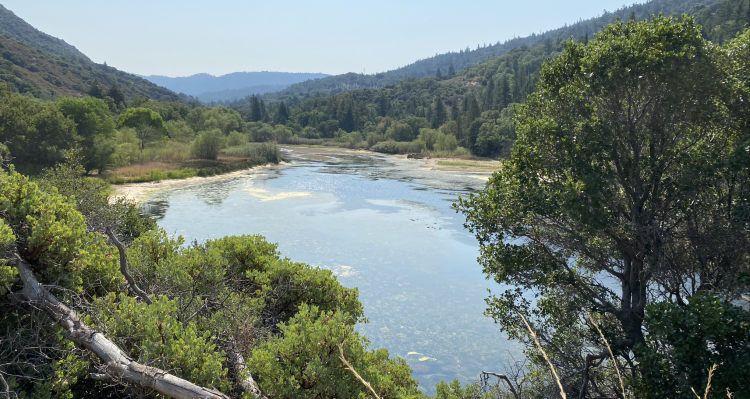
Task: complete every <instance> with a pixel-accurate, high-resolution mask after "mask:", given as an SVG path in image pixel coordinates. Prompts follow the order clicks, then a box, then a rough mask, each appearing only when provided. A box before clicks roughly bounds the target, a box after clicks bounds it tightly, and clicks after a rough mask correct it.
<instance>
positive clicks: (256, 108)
mask: <svg viewBox="0 0 750 399" xmlns="http://www.w3.org/2000/svg"><path fill="white" fill-rule="evenodd" d="M261 120H263V110H262V109H261V108H260V101H259V100H258V97H257V96H255V94H253V96H252V97H251V98H250V121H251V122H260V121H261Z"/></svg>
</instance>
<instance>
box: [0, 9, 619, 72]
mask: <svg viewBox="0 0 750 399" xmlns="http://www.w3.org/2000/svg"><path fill="white" fill-rule="evenodd" d="M631 3H632V1H629V2H627V3H626V4H628V5H629V4H631ZM2 4H3V5H4V6H5V7H6V8H8V9H10V10H11V11H13V12H14V13H15V14H16V15H18V16H19V17H21V18H23V19H24V20H26V22H28V23H30V24H31V25H33V26H34V27H36V28H37V29H39V30H41V31H43V32H45V33H47V34H49V35H52V36H55V37H58V38H60V39H63V40H65V41H66V42H68V43H70V44H72V45H74V46H76V47H77V48H78V50H80V51H81V52H83V53H84V54H86V55H87V56H88V57H89V58H91V59H92V60H94V61H95V62H98V63H102V62H107V64H108V65H110V66H113V67H116V68H117V69H120V70H123V71H127V72H130V73H136V74H139V75H165V76H172V77H175V76H190V75H193V74H196V73H210V74H212V75H215V76H220V75H224V74H227V73H232V72H243V71H248V72H252V71H280V72H319V73H328V74H334V75H335V74H341V73H346V72H363V73H376V72H383V71H387V70H390V69H395V68H398V67H401V66H404V65H408V64H410V63H412V62H414V61H416V60H418V59H421V58H427V57H431V56H434V55H435V54H437V53H446V52H449V51H458V50H460V49H464V48H466V47H467V46H469V47H471V48H476V46H477V44H484V43H488V44H489V43H495V42H497V41H501V42H502V41H505V40H508V39H512V38H513V37H514V36H527V35H530V34H531V33H532V32H535V33H540V32H542V31H545V30H549V29H555V28H557V27H560V26H562V25H564V24H566V23H567V24H572V23H575V22H577V21H578V20H579V19H587V18H591V17H595V16H599V15H601V14H602V12H603V10H609V11H614V10H615V9H617V8H620V7H622V6H623V0H576V1H561V0H524V1H519V0H494V1H492V0H462V1H456V0H453V1H447V0H432V1H422V0H400V1H398V0H378V1H356V0H349V1H343V0H318V1H310V0H306V1H302V0H285V1H268V0H266V1H263V2H259V1H254V0H244V1H242V0H212V1H206V0H200V1H196V0H179V1H178V0H127V1H125V0H78V1H75V0H69V1H60V0H5V1H2Z"/></svg>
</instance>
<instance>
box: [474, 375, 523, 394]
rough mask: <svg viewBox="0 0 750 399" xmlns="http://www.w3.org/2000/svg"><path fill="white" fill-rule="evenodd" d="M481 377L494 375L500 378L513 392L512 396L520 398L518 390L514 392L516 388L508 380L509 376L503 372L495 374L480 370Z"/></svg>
mask: <svg viewBox="0 0 750 399" xmlns="http://www.w3.org/2000/svg"><path fill="white" fill-rule="evenodd" d="M479 375H481V376H482V377H484V376H487V375H492V376H495V377H497V378H499V379H501V380H505V382H506V383H507V384H508V388H510V392H511V393H512V394H513V397H514V398H516V399H521V396H519V394H518V392H516V388H514V387H513V384H512V383H511V382H510V378H508V376H507V375H505V374H497V373H491V372H489V371H482V372H481V373H479Z"/></svg>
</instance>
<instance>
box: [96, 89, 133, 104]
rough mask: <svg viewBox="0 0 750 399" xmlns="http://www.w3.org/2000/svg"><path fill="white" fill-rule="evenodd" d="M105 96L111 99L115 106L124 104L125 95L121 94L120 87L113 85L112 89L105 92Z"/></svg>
mask: <svg viewBox="0 0 750 399" xmlns="http://www.w3.org/2000/svg"><path fill="white" fill-rule="evenodd" d="M106 96H107V97H109V98H111V99H112V100H113V101H114V102H115V105H120V104H122V103H124V102H125V93H123V92H122V90H121V89H120V86H118V85H115V84H113V85H112V87H110V88H109V90H107V94H106ZM92 97H96V96H92Z"/></svg>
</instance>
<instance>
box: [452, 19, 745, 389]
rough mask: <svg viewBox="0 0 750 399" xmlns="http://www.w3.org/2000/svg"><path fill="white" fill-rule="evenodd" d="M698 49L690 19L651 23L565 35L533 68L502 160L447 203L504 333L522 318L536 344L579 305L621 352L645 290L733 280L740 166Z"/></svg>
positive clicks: (638, 336) (738, 264)
mask: <svg viewBox="0 0 750 399" xmlns="http://www.w3.org/2000/svg"><path fill="white" fill-rule="evenodd" d="M713 54H714V53H713V51H712V49H711V48H710V47H709V46H708V45H707V42H705V41H704V40H703V39H702V38H701V32H700V29H699V26H697V25H696V24H695V23H694V21H693V20H692V19H690V18H688V19H686V20H685V21H683V22H679V21H677V20H674V19H671V18H664V17H655V18H653V20H652V21H651V22H636V21H628V22H627V23H625V22H622V21H618V22H616V23H614V24H612V25H610V26H609V27H607V28H605V29H604V30H603V31H602V32H601V33H599V34H598V35H597V37H596V39H595V40H593V41H591V42H590V43H589V44H588V45H583V44H580V43H572V42H569V43H567V44H566V47H565V50H564V52H563V54H562V55H561V56H560V57H559V58H557V59H555V60H553V61H550V62H548V63H547V64H546V65H545V66H544V68H543V70H542V73H541V77H540V82H539V91H538V92H537V93H535V94H533V95H531V96H530V97H529V102H528V105H527V106H524V107H521V108H520V113H519V115H518V119H517V125H518V134H519V137H518V141H516V143H515V147H514V150H513V156H512V159H511V160H510V161H509V162H508V163H506V164H505V165H504V166H503V168H501V170H500V171H499V172H497V173H496V174H495V175H494V176H493V177H492V178H491V179H490V181H489V183H488V186H487V188H486V189H485V191H483V192H481V193H480V194H479V195H477V196H470V197H469V198H464V199H462V200H460V202H459V204H458V209H460V210H461V211H462V212H463V213H464V214H465V216H466V217H467V226H468V227H469V228H470V229H471V230H472V231H474V232H475V233H476V235H477V238H478V239H479V242H480V245H481V254H482V256H481V259H480V260H481V263H482V265H483V267H484V271H485V273H487V274H488V275H489V276H491V277H493V278H494V279H495V281H497V282H498V283H500V284H504V285H506V286H507V287H508V289H507V290H506V291H505V292H504V293H502V294H501V295H499V296H497V297H493V298H492V299H490V300H489V304H490V309H489V311H488V312H489V314H491V315H492V316H493V317H494V318H495V319H496V320H497V321H498V322H499V323H500V325H501V326H502V328H503V329H504V330H505V331H508V332H509V333H510V335H511V336H512V337H515V338H518V339H527V338H526V337H527V333H526V331H524V330H525V327H524V328H522V327H519V326H523V325H524V324H523V322H522V321H521V320H520V318H519V317H518V316H517V315H518V313H523V314H526V315H527V316H531V315H533V316H535V318H536V320H537V321H538V323H537V326H544V327H543V328H544V330H542V331H541V332H540V335H541V336H542V337H543V339H542V341H543V342H546V343H549V342H551V341H550V340H553V339H563V338H559V337H563V336H565V334H566V333H567V332H568V331H570V329H569V327H570V326H571V320H578V319H580V317H581V314H580V313H579V309H581V307H585V308H587V309H588V310H589V311H590V312H591V313H592V314H594V315H595V317H596V318H598V319H599V320H601V321H602V322H603V323H606V324H607V325H606V328H605V329H606V330H607V331H609V334H610V336H609V339H611V341H610V342H611V343H612V346H613V349H614V350H615V353H619V354H621V355H622V356H624V357H625V358H626V359H631V360H632V354H635V356H636V357H639V356H640V353H639V350H638V348H639V346H638V345H639V344H644V343H645V342H646V338H645V337H646V334H647V332H646V331H644V326H643V320H644V316H645V312H646V306H647V305H648V304H649V303H650V302H651V301H652V300H654V299H668V300H671V301H674V302H677V303H684V301H686V298H689V297H690V296H691V295H693V294H695V293H696V292H697V291H698V290H705V289H710V290H712V292H715V293H722V294H723V295H725V298H731V297H732V296H733V294H734V293H735V291H736V290H738V289H746V288H747V287H746V286H745V285H744V284H742V283H741V281H742V280H739V279H738V277H739V276H740V275H742V273H747V272H748V271H750V269H748V264H747V259H748V258H747V255H748V253H747V251H748V248H750V245H748V244H750V242H748V236H747V231H746V230H745V229H744V227H742V226H744V225H745V223H746V221H747V219H746V217H745V216H744V215H747V212H748V208H747V206H746V201H745V200H744V196H745V194H744V192H745V189H744V188H745V187H747V186H748V184H750V179H749V178H748V170H749V169H748V165H749V164H750V163H748V162H747V154H746V153H745V152H743V151H745V150H744V149H743V148H744V147H743V145H742V143H743V142H744V138H742V137H739V136H738V135H737V130H735V129H733V128H732V127H731V126H727V125H726V123H727V120H728V119H727V118H726V116H725V115H726V112H725V109H724V107H723V106H722V104H723V102H722V99H723V97H721V96H720V95H721V94H722V93H723V87H724V84H723V81H725V79H724V78H723V77H722V76H721V75H720V74H719V73H718V72H717V68H716V64H717V63H716V61H715V57H714V56H713ZM745 62H746V61H745ZM530 289H531V290H533V292H534V295H535V296H536V300H535V301H534V302H533V303H532V302H531V299H530V298H529V297H528V296H527V295H528V294H526V295H524V294H523V293H524V292H527V293H528V292H532V291H528V290H530ZM540 328H542V327H540ZM568 336H569V335H568ZM545 339H546V340H545ZM571 339H572V338H571ZM527 342H528V341H527ZM570 342H573V341H569V342H568V343H570ZM558 344H560V342H558ZM532 345H533V344H532ZM555 347H556V348H558V349H559V348H560V347H561V346H559V345H558V346H555ZM548 349H549V350H550V353H553V354H559V353H560V352H559V350H557V349H554V348H552V347H548ZM580 349H581V348H579V351H577V352H576V351H575V350H574V352H575V353H576V354H580V353H581V352H580ZM587 361H588V360H587ZM647 366H648V364H645V363H642V364H640V365H639V367H641V368H643V367H647ZM577 367H579V368H577V369H575V367H572V368H571V369H568V370H566V371H565V372H568V373H570V374H569V375H574V374H575V373H579V372H580V370H581V369H582V368H583V367H584V366H583V365H582V364H579V365H578V366H577ZM586 367H588V366H586Z"/></svg>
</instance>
